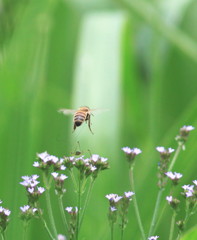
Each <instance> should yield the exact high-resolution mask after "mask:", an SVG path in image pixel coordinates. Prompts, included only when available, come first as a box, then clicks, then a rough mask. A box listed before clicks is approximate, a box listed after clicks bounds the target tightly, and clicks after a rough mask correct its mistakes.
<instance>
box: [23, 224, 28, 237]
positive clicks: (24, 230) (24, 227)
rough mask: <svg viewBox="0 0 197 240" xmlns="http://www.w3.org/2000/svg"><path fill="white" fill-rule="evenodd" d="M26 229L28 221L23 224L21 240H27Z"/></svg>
mask: <svg viewBox="0 0 197 240" xmlns="http://www.w3.org/2000/svg"><path fill="white" fill-rule="evenodd" d="M27 227H28V221H24V224H23V240H26V239H27Z"/></svg>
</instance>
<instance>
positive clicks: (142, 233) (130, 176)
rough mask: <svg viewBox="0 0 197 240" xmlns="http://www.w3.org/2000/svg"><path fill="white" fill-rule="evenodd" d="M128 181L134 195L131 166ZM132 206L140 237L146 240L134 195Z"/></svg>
mask: <svg viewBox="0 0 197 240" xmlns="http://www.w3.org/2000/svg"><path fill="white" fill-rule="evenodd" d="M129 179H130V184H131V189H132V191H133V192H134V193H135V185H134V177H133V166H131V167H130V169H129ZM133 204H134V209H135V214H136V217H137V221H138V225H139V228H140V232H141V235H142V239H144V240H146V236H145V232H144V228H143V225H142V221H141V217H140V213H139V208H138V204H137V199H136V194H135V195H133Z"/></svg>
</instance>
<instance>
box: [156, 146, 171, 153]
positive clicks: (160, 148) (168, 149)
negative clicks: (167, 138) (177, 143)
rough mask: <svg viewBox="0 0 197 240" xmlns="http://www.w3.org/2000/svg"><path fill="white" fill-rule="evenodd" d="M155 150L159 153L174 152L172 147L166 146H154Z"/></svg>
mask: <svg viewBox="0 0 197 240" xmlns="http://www.w3.org/2000/svg"><path fill="white" fill-rule="evenodd" d="M156 150H157V151H158V152H160V153H166V152H167V153H172V152H174V149H173V148H167V149H165V148H164V147H156Z"/></svg>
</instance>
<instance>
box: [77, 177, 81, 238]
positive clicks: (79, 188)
mask: <svg viewBox="0 0 197 240" xmlns="http://www.w3.org/2000/svg"><path fill="white" fill-rule="evenodd" d="M77 205H78V213H77V229H76V240H78V236H79V227H80V226H79V217H80V208H81V178H80V175H79V187H78V204H77Z"/></svg>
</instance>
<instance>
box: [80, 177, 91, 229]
mask: <svg viewBox="0 0 197 240" xmlns="http://www.w3.org/2000/svg"><path fill="white" fill-rule="evenodd" d="M94 182H95V179H91V182H90V186H89V188H88V192H87V195H86V199H85V203H84V207H83V211H82V214H81V220H80V223H79V227H81V224H82V221H83V218H84V214H85V211H86V208H87V205H88V203H89V200H90V195H91V192H92V188H93V186H94Z"/></svg>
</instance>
